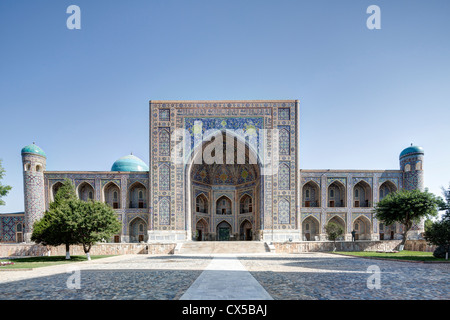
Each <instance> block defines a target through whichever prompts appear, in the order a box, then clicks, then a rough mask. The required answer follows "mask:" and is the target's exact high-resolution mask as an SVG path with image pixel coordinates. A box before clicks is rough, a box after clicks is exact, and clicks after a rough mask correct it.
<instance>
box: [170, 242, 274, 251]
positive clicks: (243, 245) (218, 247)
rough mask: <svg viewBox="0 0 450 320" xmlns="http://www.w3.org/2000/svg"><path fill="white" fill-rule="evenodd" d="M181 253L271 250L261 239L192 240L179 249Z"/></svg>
mask: <svg viewBox="0 0 450 320" xmlns="http://www.w3.org/2000/svg"><path fill="white" fill-rule="evenodd" d="M178 252H179V253H181V254H196V253H199V254H212V253H265V252H270V250H269V248H268V246H267V245H266V243H265V242H261V241H192V242H185V243H183V245H182V246H181V248H180V249H179V251H178Z"/></svg>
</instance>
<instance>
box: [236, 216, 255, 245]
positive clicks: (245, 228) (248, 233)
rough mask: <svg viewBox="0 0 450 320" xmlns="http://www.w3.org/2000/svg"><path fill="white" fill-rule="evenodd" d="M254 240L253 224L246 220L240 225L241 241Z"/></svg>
mask: <svg viewBox="0 0 450 320" xmlns="http://www.w3.org/2000/svg"><path fill="white" fill-rule="evenodd" d="M252 239H253V224H252V223H251V222H250V220H248V219H244V220H243V221H242V222H241V224H240V225H239V240H244V241H251V240H252Z"/></svg>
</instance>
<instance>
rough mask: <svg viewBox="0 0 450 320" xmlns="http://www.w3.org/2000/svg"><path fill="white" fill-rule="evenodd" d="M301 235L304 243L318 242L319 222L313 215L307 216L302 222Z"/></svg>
mask: <svg viewBox="0 0 450 320" xmlns="http://www.w3.org/2000/svg"><path fill="white" fill-rule="evenodd" d="M302 234H303V240H304V241H316V240H319V234H320V221H319V220H318V219H317V218H316V217H314V216H313V215H309V216H307V217H306V218H305V219H303V221H302Z"/></svg>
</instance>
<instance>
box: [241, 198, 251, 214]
mask: <svg viewBox="0 0 450 320" xmlns="http://www.w3.org/2000/svg"><path fill="white" fill-rule="evenodd" d="M253 206H254V204H253V197H252V196H250V195H249V194H248V193H244V194H243V195H242V196H241V197H240V199H239V213H241V214H245V213H253V212H254V211H253Z"/></svg>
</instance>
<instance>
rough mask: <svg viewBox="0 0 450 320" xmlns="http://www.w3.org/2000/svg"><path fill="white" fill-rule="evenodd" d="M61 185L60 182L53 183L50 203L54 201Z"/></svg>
mask: <svg viewBox="0 0 450 320" xmlns="http://www.w3.org/2000/svg"><path fill="white" fill-rule="evenodd" d="M62 185H63V184H62V182H61V181H57V182H55V183H54V184H53V185H52V188H51V190H52V192H51V195H52V201H55V196H56V193H57V192H58V190H59V188H61V187H62Z"/></svg>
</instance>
